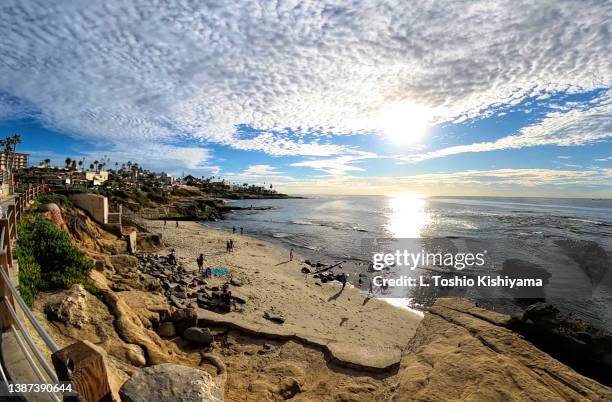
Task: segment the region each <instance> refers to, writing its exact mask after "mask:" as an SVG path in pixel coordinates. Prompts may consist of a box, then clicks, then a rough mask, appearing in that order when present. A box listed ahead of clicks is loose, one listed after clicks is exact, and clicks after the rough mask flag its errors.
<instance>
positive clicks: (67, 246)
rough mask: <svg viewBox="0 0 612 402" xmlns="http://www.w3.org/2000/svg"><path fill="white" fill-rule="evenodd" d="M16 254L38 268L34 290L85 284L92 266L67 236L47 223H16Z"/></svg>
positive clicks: (41, 219)
mask: <svg viewBox="0 0 612 402" xmlns="http://www.w3.org/2000/svg"><path fill="white" fill-rule="evenodd" d="M17 233H18V235H19V253H20V254H22V255H27V256H32V258H33V259H34V261H35V262H36V263H38V265H39V266H40V281H38V286H37V287H38V290H47V289H57V288H68V287H70V286H72V285H73V284H75V283H81V284H86V283H88V279H87V274H88V273H89V271H90V270H91V268H93V262H92V261H91V260H89V259H88V258H87V256H86V255H85V254H84V253H83V252H82V251H81V250H79V249H78V248H76V247H75V246H74V245H73V244H72V243H71V242H70V236H69V235H68V233H66V232H64V231H63V230H61V229H59V228H58V227H56V226H55V225H54V224H53V222H51V221H50V220H48V219H45V218H41V217H38V218H36V219H35V220H34V221H25V220H22V221H20V222H19V225H18V228H17Z"/></svg>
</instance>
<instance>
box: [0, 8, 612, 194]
mask: <svg viewBox="0 0 612 402" xmlns="http://www.w3.org/2000/svg"><path fill="white" fill-rule="evenodd" d="M611 54H612V2H609V1H601V0H593V1H589V0H584V1H563V0H560V1H548V0H541V1H520V0H512V1H483V2H479V1H455V0H453V1H445V0H438V1H423V2H412V1H405V0H397V1H394V0H386V1H383V0H346V1H312V0H304V1H295V0H292V1H282V0H277V1H263V0H260V1H251V0H241V1H238V2H232V1H226V0H216V1H186V0H184V1H152V0H129V1H118V0H117V1H104V2H103V1H95V0H87V1H84V0H83V1H80V0H71V1H63V0H55V1H43V0H40V1H33V0H18V1H13V0H4V1H3V2H2V3H1V4H0V137H2V136H8V135H11V134H13V133H15V132H18V133H20V134H21V136H22V138H23V143H22V144H21V145H20V147H19V150H21V151H25V152H29V153H30V154H31V163H32V164H38V162H39V161H40V160H43V159H46V158H49V159H51V160H52V163H53V164H57V165H63V163H64V162H63V161H64V159H65V158H66V157H71V158H73V159H75V158H76V159H80V158H82V157H85V158H86V160H87V162H86V164H88V163H89V162H91V161H93V160H96V159H98V160H99V159H101V158H102V157H105V156H107V157H108V158H110V160H111V163H110V165H111V166H113V165H114V164H115V162H116V163H119V164H121V163H124V162H126V161H128V160H131V161H132V162H138V163H139V164H140V165H141V166H143V167H145V168H147V169H151V170H156V171H166V172H170V173H172V174H175V175H178V176H180V175H182V174H192V175H195V176H207V177H208V176H211V175H214V176H222V177H224V178H226V179H228V180H230V181H236V182H239V183H242V182H249V183H258V184H262V183H264V182H265V183H267V184H269V183H273V184H274V185H275V188H277V189H279V190H281V191H284V192H288V193H292V194H394V193H403V192H417V193H420V194H425V195H500V196H559V197H593V198H599V197H605V198H612V57H611V56H610V55H611Z"/></svg>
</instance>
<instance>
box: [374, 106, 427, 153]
mask: <svg viewBox="0 0 612 402" xmlns="http://www.w3.org/2000/svg"><path fill="white" fill-rule="evenodd" d="M378 119H379V127H380V129H381V131H382V133H383V135H384V136H385V137H386V138H387V139H388V140H389V141H391V142H392V143H394V144H397V145H402V146H405V145H412V144H416V143H418V142H419V141H421V140H422V139H423V138H424V137H425V134H426V133H427V128H428V123H429V112H428V110H427V108H424V107H422V106H418V105H415V104H412V103H396V104H393V105H390V106H387V107H385V108H384V109H382V110H381V112H380V115H379V117H378Z"/></svg>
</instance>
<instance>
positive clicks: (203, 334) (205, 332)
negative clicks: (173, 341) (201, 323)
mask: <svg viewBox="0 0 612 402" xmlns="http://www.w3.org/2000/svg"><path fill="white" fill-rule="evenodd" d="M183 338H185V339H187V340H188V341H191V342H196V343H199V344H202V345H210V343H211V342H212V340H213V336H212V334H211V333H210V330H209V329H208V328H198V327H191V328H187V329H186V330H185V332H184V333H183Z"/></svg>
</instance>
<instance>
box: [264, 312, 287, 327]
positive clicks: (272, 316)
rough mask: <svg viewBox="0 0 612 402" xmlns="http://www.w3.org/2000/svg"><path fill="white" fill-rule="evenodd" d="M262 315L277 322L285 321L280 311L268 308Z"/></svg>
mask: <svg viewBox="0 0 612 402" xmlns="http://www.w3.org/2000/svg"><path fill="white" fill-rule="evenodd" d="M263 317H264V318H265V319H266V320H270V321H272V322H275V323H277V324H282V323H284V322H285V317H284V316H283V315H282V314H281V313H277V312H276V311H272V310H268V311H266V312H265V313H264V315H263Z"/></svg>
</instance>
